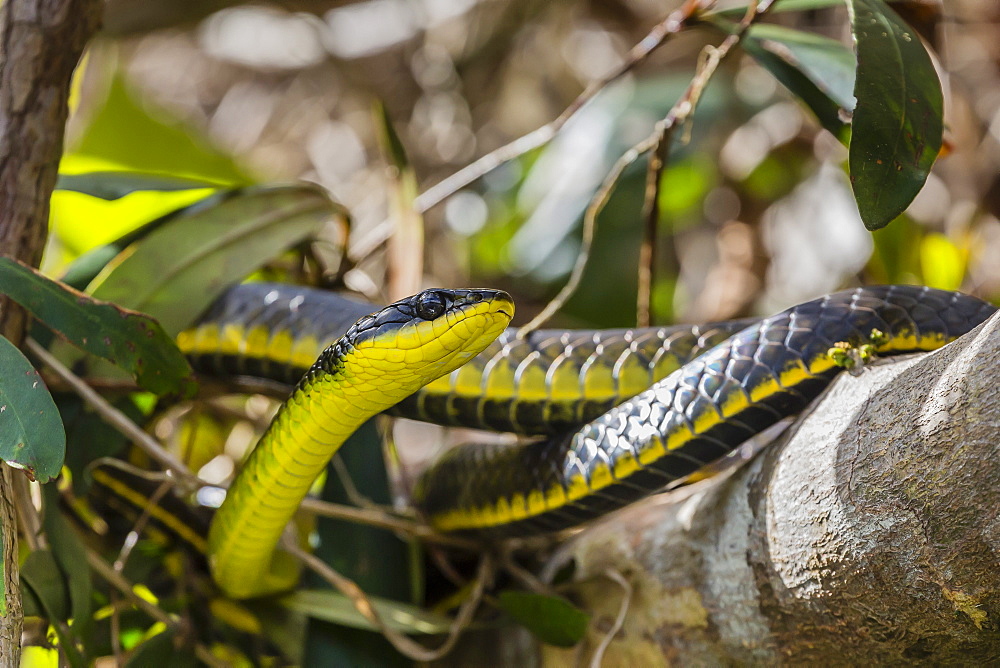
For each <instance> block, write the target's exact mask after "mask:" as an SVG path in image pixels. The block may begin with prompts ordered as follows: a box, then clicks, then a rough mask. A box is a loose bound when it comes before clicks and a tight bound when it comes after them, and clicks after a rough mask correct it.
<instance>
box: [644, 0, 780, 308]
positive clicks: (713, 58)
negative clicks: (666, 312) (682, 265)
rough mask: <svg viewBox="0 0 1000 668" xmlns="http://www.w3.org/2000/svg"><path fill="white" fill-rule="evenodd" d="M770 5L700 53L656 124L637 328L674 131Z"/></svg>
mask: <svg viewBox="0 0 1000 668" xmlns="http://www.w3.org/2000/svg"><path fill="white" fill-rule="evenodd" d="M773 4H774V2H773V0H765V1H764V2H757V0H754V1H753V2H751V3H750V4H749V5H748V6H747V11H746V14H744V15H743V19H742V20H741V21H740V23H739V25H738V26H737V28H736V30H735V31H733V33H732V34H730V35H728V36H727V37H726V39H724V40H723V41H722V43H721V44H719V46H717V47H707V48H706V50H705V51H703V52H702V54H703V59H702V61H701V62H700V63H699V66H698V71H697V72H696V73H695V76H694V78H693V79H691V83H690V84H689V85H688V87H687V89H686V90H685V91H684V94H683V95H681V97H680V99H678V100H677V102H676V103H674V105H673V106H672V107H671V108H670V111H669V112H667V115H666V116H665V117H664V118H663V119H662V120H660V121H659V122H657V124H656V127H655V128H654V130H653V137H655V141H656V146H655V150H654V151H653V152H652V154H651V155H650V157H649V166H648V169H647V170H646V191H645V197H644V202H643V210H644V219H645V225H644V230H643V237H642V246H641V247H640V250H639V289H638V296H637V303H636V324H637V326H639V327H648V326H649V325H650V322H651V321H652V319H653V313H652V304H651V298H652V292H653V271H654V268H655V267H656V237H657V234H656V231H657V223H658V222H659V219H660V204H659V199H660V182H661V180H662V177H663V170H664V168H665V167H666V164H667V157H668V155H669V153H670V142H671V140H672V138H673V136H674V131H675V130H676V129H677V128H678V127H679V126H681V125H683V124H684V123H685V122H686V121H687V120H688V119H689V118H690V117H691V114H693V113H694V110H695V108H696V107H697V106H698V100H699V99H700V98H701V94H702V92H703V91H704V90H705V86H707V85H708V82H709V80H710V79H711V78H712V75H713V74H714V73H715V70H716V69H717V68H718V66H719V63H721V62H722V60H723V59H724V58H725V57H726V56H727V55H728V54H729V51H730V50H731V49H732V48H733V47H734V46H736V44H738V43H739V41H740V40H741V39H742V38H743V35H744V33H746V31H747V29H749V28H750V26H751V25H752V24H753V22H754V20H756V19H757V18H759V17H761V16H763V15H764V14H766V13H767V12H768V10H770V8H771V6H772V5H773Z"/></svg>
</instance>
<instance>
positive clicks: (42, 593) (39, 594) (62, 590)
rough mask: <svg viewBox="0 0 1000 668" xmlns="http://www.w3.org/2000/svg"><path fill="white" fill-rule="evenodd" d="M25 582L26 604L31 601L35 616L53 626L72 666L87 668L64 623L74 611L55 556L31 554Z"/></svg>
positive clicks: (38, 552) (24, 570)
mask: <svg viewBox="0 0 1000 668" xmlns="http://www.w3.org/2000/svg"><path fill="white" fill-rule="evenodd" d="M21 582H22V583H23V584H24V585H25V587H24V592H25V594H26V596H25V600H27V601H29V606H30V607H31V612H36V613H40V614H39V615H38V616H40V617H45V618H46V619H48V620H49V622H50V623H51V624H52V628H54V629H55V632H56V636H57V637H58V638H59V646H60V648H61V649H62V651H63V653H64V655H65V656H66V659H67V661H68V662H69V665H70V666H72V667H73V668H84V666H86V662H85V661H84V660H83V657H82V656H81V655H80V651H79V650H78V649H77V647H76V643H75V641H74V638H73V635H72V633H71V631H70V630H69V629H68V628H67V626H66V625H65V623H64V622H65V621H66V619H67V616H66V615H67V613H68V611H69V609H70V605H68V604H67V603H68V597H67V595H66V581H65V578H64V576H63V573H62V572H61V571H60V570H59V568H58V567H57V566H56V561H55V559H54V557H53V555H52V553H50V552H49V551H47V550H36V551H34V552H32V553H31V554H29V555H28V559H27V560H26V561H25V564H24V567H23V568H22V570H21Z"/></svg>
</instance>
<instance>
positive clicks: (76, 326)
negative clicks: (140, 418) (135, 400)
mask: <svg viewBox="0 0 1000 668" xmlns="http://www.w3.org/2000/svg"><path fill="white" fill-rule="evenodd" d="M0 292H2V293H4V294H6V295H7V296H9V297H10V298H11V299H13V300H14V301H16V302H18V303H19V304H21V306H23V307H24V308H25V309H27V310H28V311H29V312H31V314H32V315H33V316H34V317H35V318H37V319H38V320H40V321H41V322H42V323H43V324H45V326H46V327H48V328H49V329H51V330H53V331H54V332H55V333H56V334H58V335H59V336H61V337H63V338H64V339H66V340H67V341H69V342H70V343H72V344H73V345H74V346H77V347H78V348H80V349H81V350H84V351H86V352H88V353H91V354H92V355H96V356H98V357H100V358H102V359H106V360H108V361H110V362H112V363H113V364H115V365H116V366H119V367H121V368H122V369H125V370H126V371H128V372H129V373H131V374H132V376H133V377H134V378H135V379H136V382H138V383H139V385H141V386H142V387H144V388H146V389H147V390H149V391H150V392H154V393H156V394H179V395H181V396H192V395H193V394H194V391H195V383H194V379H193V378H192V371H191V367H190V366H188V363H187V360H185V359H184V356H183V355H182V354H181V352H180V350H178V349H177V345H176V344H175V343H174V341H173V339H171V338H170V337H169V336H167V334H166V333H165V332H164V331H163V329H162V328H161V327H160V325H159V324H157V322H156V321H155V320H153V319H152V318H150V317H149V316H146V315H143V314H141V313H135V312H133V311H128V310H126V309H123V308H120V307H118V306H116V305H114V304H108V303H105V302H102V301H99V300H96V299H93V298H91V297H88V296H87V295H85V294H83V293H80V292H77V291H76V290H73V289H72V288H70V287H68V286H66V285H63V284H61V283H59V282H58V281H53V280H52V279H50V278H46V277H45V276H42V275H41V274H40V273H38V272H37V271H35V270H33V269H31V268H30V267H28V266H26V265H23V264H21V263H19V262H17V261H15V260H12V259H10V258H0ZM61 429H62V425H61V424H60V430H61ZM60 461H61V460H60Z"/></svg>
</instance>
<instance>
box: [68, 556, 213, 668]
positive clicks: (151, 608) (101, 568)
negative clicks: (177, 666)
mask: <svg viewBox="0 0 1000 668" xmlns="http://www.w3.org/2000/svg"><path fill="white" fill-rule="evenodd" d="M85 553H86V556H87V564H88V565H89V566H90V568H91V570H93V571H94V572H95V573H97V574H98V575H99V576H101V578H103V579H104V580H105V581H106V582H107V583H108V584H110V585H111V586H112V587H114V588H115V589H117V590H118V591H119V592H120V593H121V594H122V595H123V596H125V598H126V599H128V600H129V601H130V602H131V603H132V604H133V605H135V606H136V607H137V608H139V609H140V610H142V611H143V612H145V613H146V614H147V615H149V616H150V617H152V618H153V619H155V620H156V621H158V622H163V623H164V624H165V625H166V626H168V627H169V628H171V629H174V630H181V625H180V624H179V623H178V621H177V620H176V619H174V618H173V617H171V616H170V615H168V614H167V613H166V612H164V611H163V610H161V609H160V608H159V607H157V606H155V605H153V604H152V603H150V602H149V601H147V600H145V599H144V598H142V597H141V596H139V595H137V594H136V593H135V592H134V591H133V590H132V583H131V582H129V581H128V580H126V579H125V576H123V575H122V574H121V573H119V572H117V571H115V570H114V569H113V568H112V567H111V566H109V565H108V564H107V563H105V561H104V559H103V558H102V557H101V556H100V555H98V554H96V553H94V552H92V551H90V550H85ZM194 652H195V655H196V656H197V657H198V659H200V660H201V661H204V662H205V663H207V664H208V665H210V666H215V667H217V668H225V666H227V665H229V664H227V663H223V662H222V661H219V660H218V659H216V658H215V656H213V655H212V653H211V652H209V651H208V650H207V649H206V648H205V647H203V646H202V645H199V644H195V646H194Z"/></svg>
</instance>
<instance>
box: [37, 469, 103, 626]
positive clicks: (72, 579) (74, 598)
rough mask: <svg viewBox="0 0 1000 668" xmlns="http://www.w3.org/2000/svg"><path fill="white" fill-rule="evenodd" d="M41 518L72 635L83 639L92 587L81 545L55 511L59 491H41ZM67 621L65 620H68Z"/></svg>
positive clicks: (87, 620)
mask: <svg viewBox="0 0 1000 668" xmlns="http://www.w3.org/2000/svg"><path fill="white" fill-rule="evenodd" d="M42 493H43V494H44V497H45V515H44V517H43V523H42V526H43V528H44V529H45V535H46V537H47V538H48V539H49V545H50V546H51V549H52V556H53V557H55V561H56V564H57V565H58V567H59V570H60V571H61V572H62V574H63V577H64V579H65V582H66V587H67V591H68V593H69V604H70V606H69V608H70V609H69V612H70V617H69V618H72V619H73V620H74V622H73V631H74V633H76V634H77V635H79V636H81V637H86V635H87V634H86V632H85V630H86V629H87V627H88V626H89V625H90V621H91V616H90V602H91V601H90V597H91V592H92V589H93V587H92V583H91V580H90V567H89V566H88V565H87V555H86V554H85V553H84V548H83V544H82V543H81V542H80V538H79V536H77V535H76V533H75V531H74V529H73V527H72V526H70V524H69V523H68V522H67V521H66V518H65V517H63V515H62V513H61V512H60V509H59V505H60V504H59V490H58V489H57V488H56V486H55V485H49V486H47V487H45V489H44V490H43V492H42ZM69 618H67V619H69Z"/></svg>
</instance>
